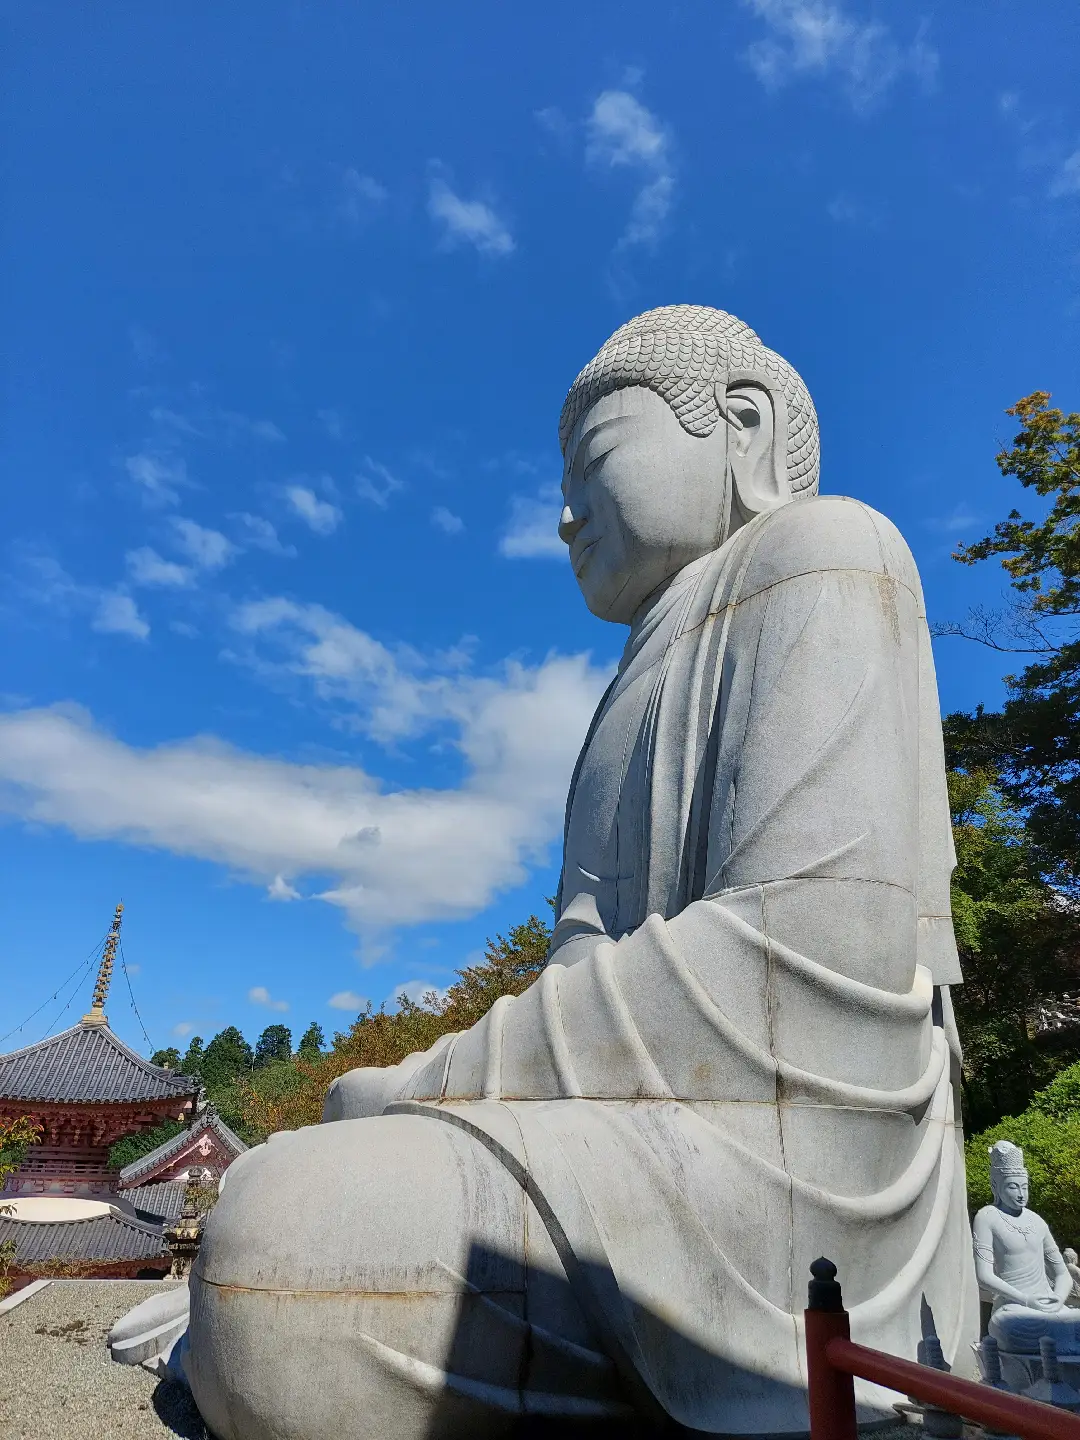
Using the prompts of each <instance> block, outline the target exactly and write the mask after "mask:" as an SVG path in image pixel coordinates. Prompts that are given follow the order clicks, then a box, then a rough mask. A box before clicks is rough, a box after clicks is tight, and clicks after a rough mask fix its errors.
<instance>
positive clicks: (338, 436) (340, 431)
mask: <svg viewBox="0 0 1080 1440" xmlns="http://www.w3.org/2000/svg"><path fill="white" fill-rule="evenodd" d="M315 418H316V419H317V420H318V422H319V424H320V425H321V426H322V427H323V429H324V430H325V431H326V433H327V435H329V436H330V439H331V440H344V438H345V421H344V419H343V418H342V415H341V413H340V411H337V410H316V412H315Z"/></svg>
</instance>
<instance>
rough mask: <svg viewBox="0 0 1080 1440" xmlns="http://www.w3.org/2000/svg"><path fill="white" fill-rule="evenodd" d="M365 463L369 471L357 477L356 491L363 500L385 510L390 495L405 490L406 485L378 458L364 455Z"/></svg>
mask: <svg viewBox="0 0 1080 1440" xmlns="http://www.w3.org/2000/svg"><path fill="white" fill-rule="evenodd" d="M364 465H365V467H366V469H367V472H368V473H367V474H366V475H357V476H356V477H355V485H356V493H357V495H358V496H359V497H360V499H361V500H368V501H370V502H371V504H372V505H377V506H378V508H379V509H380V510H385V509H386V508H387V506H388V505H389V503H390V496H391V495H395V494H396V493H397V492H398V491H399V490H404V488H405V486H404V485H403V483H402V482H401V481H400V480H399V479H398V478H397V476H396V475H392V474H391V473H390V471H389V470H388V469H387V468H386V466H385V465H380V464H379V462H378V460H373V459H372V458H371V456H370V455H365V456H364Z"/></svg>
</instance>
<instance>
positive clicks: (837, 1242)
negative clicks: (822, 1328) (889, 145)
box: [207, 497, 977, 1433]
mask: <svg viewBox="0 0 1080 1440" xmlns="http://www.w3.org/2000/svg"><path fill="white" fill-rule="evenodd" d="M952 865H953V854H952V841H951V831H950V826H949V813H948V805H947V798H946V791H945V776H944V764H943V752H942V740H941V725H940V718H939V712H938V700H937V690H936V684H935V678H934V668H933V660H932V656H931V650H930V641H929V634H928V631H927V626H926V620H925V617H924V613H923V605H922V598H921V590H920V586H919V581H918V576H917V574H916V570H915V566H914V562H913V561H912V558H911V555H910V553H909V551H908V549H907V547H906V545H905V544H904V542H903V540H902V539H901V537H900V536H899V534H898V533H897V531H896V530H895V528H894V527H893V526H892V525H891V524H890V523H889V522H888V521H887V520H885V519H883V518H882V517H881V516H879V515H877V514H875V513H874V512H873V511H872V510H869V509H868V508H867V507H865V506H864V505H861V504H859V503H857V502H854V501H850V500H843V499H839V498H832V497H830V498H820V499H810V500H806V501H799V502H796V503H792V504H789V505H787V506H784V507H782V508H780V509H778V510H776V511H774V512H771V513H770V514H768V515H765V516H762V517H759V518H758V519H756V520H754V521H752V522H751V523H750V524H748V525H746V526H745V527H743V528H742V529H741V530H739V531H738V532H737V533H736V534H735V536H734V537H733V538H732V539H731V540H729V541H728V542H727V543H726V544H725V545H724V546H723V547H722V548H721V549H719V550H718V551H716V552H715V553H714V554H711V555H708V556H706V557H705V558H703V559H702V560H699V561H698V562H696V563H695V564H693V565H691V566H690V567H688V569H686V570H685V571H683V572H682V574H681V575H679V576H678V577H676V579H675V580H674V581H673V582H672V583H671V584H670V585H669V586H668V588H667V589H666V590H665V591H664V593H663V594H662V595H660V596H659V597H658V598H657V599H656V600H654V602H653V603H652V604H651V606H650V607H649V608H648V609H647V611H646V612H645V614H644V615H643V616H641V617H639V619H638V620H637V621H636V622H635V625H634V626H633V628H632V630H631V634H630V637H629V641H628V643H627V646H626V650H625V653H624V656H623V659H622V662H621V664H620V666H619V670H618V674H617V676H616V678H615V680H614V682H613V684H612V686H611V687H610V689H609V691H608V693H607V694H606V695H605V697H604V699H603V701H602V702H601V705H600V708H599V710H598V712H597V715H596V718H595V719H594V722H593V725H592V728H591V730H590V733H589V736H588V739H587V740H586V743H585V746H584V749H583V751H582V755H581V758H580V760H579V763H578V767H577V771H576V773H575V777H574V781H573V785H572V788H571V792H570V797H569V801H568V806H567V825H566V845H565V856H564V867H563V874H562V882H561V889H560V899H559V917H558V922H557V925H556V930H555V935H554V938H553V948H552V954H551V959H550V963H549V964H548V966H547V968H546V970H545V971H544V973H543V974H542V976H541V977H540V979H539V980H538V981H537V982H536V983H535V984H534V985H533V986H532V987H531V988H530V989H529V990H528V991H526V992H525V993H524V994H523V995H521V996H519V997H518V998H516V999H510V998H503V999H500V1000H499V1001H497V1002H496V1004H495V1005H494V1006H493V1007H492V1009H491V1011H490V1012H489V1013H488V1015H487V1016H485V1017H484V1019H483V1020H481V1021H480V1022H479V1023H478V1024H477V1025H476V1026H474V1027H473V1029H472V1030H470V1031H468V1032H466V1033H463V1034H460V1035H457V1036H455V1037H444V1038H443V1040H441V1041H440V1042H439V1043H438V1044H437V1045H436V1046H435V1047H434V1048H433V1049H432V1050H431V1051H429V1052H427V1054H426V1055H421V1056H413V1057H410V1059H409V1060H408V1061H406V1062H404V1063H403V1064H402V1065H401V1066H398V1067H395V1068H394V1069H391V1070H388V1071H370V1070H366V1071H355V1072H353V1073H352V1074H351V1075H348V1076H344V1077H342V1078H341V1079H340V1080H339V1081H337V1082H336V1083H335V1086H334V1088H333V1089H332V1091H331V1093H330V1095H329V1097H328V1100H327V1108H326V1118H327V1119H332V1120H333V1119H346V1120H347V1119H348V1118H349V1117H357V1116H364V1115H373V1114H379V1113H381V1112H384V1110H385V1112H386V1113H387V1114H389V1115H390V1116H392V1117H393V1123H394V1125H397V1126H400V1127H403V1128H401V1129H400V1130H399V1131H395V1132H394V1133H395V1134H398V1135H400V1136H401V1137H405V1138H407V1137H409V1136H413V1135H414V1132H415V1136H416V1137H419V1136H420V1135H421V1132H423V1133H424V1135H425V1136H426V1137H431V1136H434V1135H435V1134H436V1133H437V1132H439V1131H440V1129H441V1132H442V1133H443V1134H445V1135H447V1139H448V1141H449V1139H450V1135H451V1133H456V1135H457V1137H458V1138H457V1140H456V1141H455V1142H454V1143H455V1145H458V1146H459V1147H460V1145H461V1144H462V1143H463V1142H466V1140H467V1142H468V1144H469V1145H472V1147H473V1149H472V1151H471V1152H469V1151H468V1150H467V1149H466V1150H465V1151H462V1150H460V1148H459V1149H456V1150H455V1151H454V1154H455V1156H457V1157H458V1158H457V1159H456V1160H455V1161H454V1162H453V1163H454V1165H456V1166H461V1165H466V1164H467V1163H468V1158H467V1157H468V1155H469V1154H470V1153H473V1154H475V1155H477V1156H480V1155H483V1157H484V1158H483V1165H482V1166H481V1167H480V1168H481V1169H482V1168H483V1167H488V1168H490V1167H491V1166H492V1165H494V1166H495V1167H496V1170H498V1171H499V1173H503V1174H505V1175H506V1176H507V1177H509V1182H510V1183H511V1184H512V1185H515V1186H519V1187H521V1189H523V1190H524V1191H525V1193H526V1195H527V1197H528V1202H529V1203H528V1207H527V1215H528V1216H529V1217H531V1222H530V1223H532V1224H533V1225H534V1227H536V1226H537V1224H538V1223H542V1225H543V1228H544V1239H545V1244H548V1245H549V1248H550V1247H553V1250H554V1252H556V1253H557V1255H558V1259H559V1262H560V1263H561V1265H562V1266H563V1268H564V1270H565V1274H566V1276H567V1277H569V1281H570V1284H571V1286H572V1288H573V1292H574V1295H575V1297H576V1300H577V1302H578V1304H579V1305H580V1309H581V1312H582V1313H583V1314H584V1315H585V1316H586V1317H587V1318H588V1323H589V1325H590V1327H591V1332H592V1340H591V1342H590V1343H591V1344H592V1345H593V1346H594V1347H595V1348H596V1349H598V1350H601V1351H603V1352H604V1353H605V1354H606V1355H607V1356H608V1357H609V1359H610V1360H611V1361H613V1362H614V1364H615V1366H616V1367H617V1370H618V1372H619V1375H620V1376H621V1380H620V1383H621V1384H622V1385H623V1387H624V1393H626V1394H628V1395H629V1396H630V1397H632V1400H633V1403H634V1404H635V1405H636V1406H638V1407H639V1408H641V1409H645V1410H649V1409H651V1410H652V1413H654V1414H656V1413H666V1414H667V1415H669V1416H671V1417H674V1419H675V1420H677V1421H679V1422H681V1423H682V1424H684V1425H686V1426H688V1427H690V1428H691V1429H695V1430H699V1431H702V1432H705V1433H738V1432H751V1433H754V1432H756V1433H762V1432H766V1433H767V1432H780V1431H805V1429H806V1408H805V1398H804V1386H805V1373H804V1372H805V1362H804V1356H803V1353H802V1320H801V1316H802V1310H803V1307H804V1305H805V1303H806V1301H805V1297H806V1281H807V1276H808V1269H809V1265H810V1263H811V1261H812V1260H814V1259H815V1258H816V1257H817V1256H819V1255H826V1256H829V1257H831V1258H833V1259H834V1260H836V1261H837V1263H838V1264H839V1265H840V1266H841V1279H842V1281H843V1285H844V1294H845V1299H846V1303H847V1305H848V1308H849V1309H850V1311H851V1323H852V1331H853V1334H854V1335H855V1337H856V1338H857V1339H860V1340H863V1341H865V1342H866V1343H869V1344H872V1345H876V1346H880V1347H881V1348H883V1349H886V1350H889V1351H891V1352H893V1353H895V1354H898V1355H902V1356H908V1357H912V1358H914V1357H915V1355H916V1353H917V1347H918V1344H919V1341H920V1339H921V1337H922V1336H923V1335H924V1334H925V1330H926V1327H927V1326H928V1325H930V1324H933V1326H934V1327H935V1328H936V1331H937V1334H938V1335H939V1337H940V1339H941V1342H942V1346H943V1348H944V1351H945V1354H946V1356H947V1357H949V1358H952V1357H954V1356H957V1357H960V1358H961V1359H962V1356H961V1351H962V1350H963V1349H965V1348H966V1342H967V1341H969V1340H972V1339H974V1338H976V1335H977V1325H976V1310H977V1306H976V1293H975V1288H974V1277H973V1269H972V1260H971V1248H970V1240H969V1238H968V1232H967V1221H966V1207H965V1188H964V1174H963V1164H962V1149H961V1133H960V1129H959V1116H958V1107H957V1104H956V1079H957V1075H958V1060H959V1055H958V1048H957V1044H956V1038H955V1029H954V1027H953V1024H952V1019H951V1009H950V1005H949V997H948V988H947V987H948V986H949V985H950V984H953V983H956V982H957V981H959V979H960V973H959V969H958V964H957V957H956V950H955V945H954V942H953V936H952V926H951V920H950V914H949V875H950V871H951V869H952ZM589 937H592V941H593V943H589ZM564 946H566V947H567V948H566V949H565V950H563V947H564ZM560 953H564V954H565V955H567V956H571V955H572V956H573V958H574V963H572V964H568V965H563V964H561V963H560ZM367 1123H368V1122H367V1121H363V1122H361V1123H360V1124H359V1125H358V1126H357V1127H356V1130H357V1138H356V1140H355V1142H353V1143H355V1145H356V1147H357V1149H358V1151H359V1152H360V1160H359V1161H358V1162H357V1163H362V1160H363V1146H362V1136H363V1133H364V1127H365V1125H366V1124H367ZM390 1123H391V1122H390V1121H389V1120H381V1121H378V1122H376V1124H377V1125H390ZM447 1127H449V1130H448V1129H447ZM331 1128H333V1129H336V1128H337V1127H336V1126H335V1127H331ZM304 1133H308V1132H304ZM380 1133H382V1132H380ZM386 1133H387V1135H389V1131H387V1132H386ZM371 1134H372V1137H373V1138H374V1136H375V1131H372V1132H371ZM298 1143H299V1141H298ZM305 1143H307V1142H305ZM312 1143H313V1142H312ZM395 1143H397V1142H395ZM379 1144H380V1146H383V1145H384V1142H383V1141H382V1140H380V1141H379ZM386 1144H389V1141H387V1142H386ZM271 1149H273V1146H271ZM379 1153H380V1155H382V1154H383V1149H380V1152H379ZM245 1158H246V1157H245ZM380 1163H384V1162H380ZM487 1173H488V1170H486V1169H485V1170H484V1174H485V1175H486V1174H487ZM455 1183H456V1182H455ZM470 1183H471V1182H470ZM488 1183H490V1182H488V1181H485V1184H488ZM450 1188H451V1187H450V1186H449V1184H448V1190H447V1193H448V1194H449V1191H450ZM392 1193H393V1191H392V1187H390V1189H388V1191H387V1195H388V1197H389V1196H391V1195H392ZM227 1198H228V1194H226V1199H227ZM386 1203H387V1204H389V1203H391V1201H390V1199H389V1198H388V1199H387V1202H386ZM448 1203H449V1202H448ZM492 1203H494V1202H492ZM524 1213H525V1212H523V1214H524ZM537 1217H539V1222H538V1220H537ZM358 1223H359V1220H358ZM523 1223H524V1222H523ZM432 1243H436V1242H432ZM523 1243H524V1242H523ZM530 1243H531V1242H530ZM527 1248H528V1246H527V1245H526V1249H527ZM207 1263H208V1264H210V1265H211V1267H212V1261H208V1262H207ZM208 1273H209V1271H208ZM365 1343H366V1342H365ZM393 1343H394V1344H397V1343H398V1342H393ZM401 1345H402V1346H404V1342H401ZM384 1350H385V1347H384ZM380 1353H383V1352H380ZM385 1353H386V1355H389V1351H385ZM582 1353H584V1352H582ZM387 1363H388V1364H390V1365H398V1367H399V1369H401V1367H403V1366H407V1363H408V1361H407V1357H404V1358H403V1357H402V1356H401V1355H399V1356H398V1359H397V1360H393V1359H392V1358H391V1359H388V1360H387ZM446 1368H447V1372H448V1375H449V1372H450V1370H451V1369H452V1366H450V1365H449V1364H448V1365H447V1367H446ZM403 1373H404V1372H403ZM452 1379H453V1377H452V1375H451V1376H449V1381H448V1383H450V1382H452ZM586 1389H587V1386H586ZM860 1397H861V1400H862V1402H863V1403H864V1405H865V1406H866V1407H867V1409H866V1410H865V1411H864V1413H872V1412H874V1411H876V1412H878V1413H888V1412H889V1406H890V1405H891V1401H892V1398H894V1397H891V1396H889V1395H887V1394H885V1392H881V1391H874V1390H872V1389H871V1388H869V1387H867V1388H864V1389H862V1390H861V1391H860ZM290 1433H291V1432H290Z"/></svg>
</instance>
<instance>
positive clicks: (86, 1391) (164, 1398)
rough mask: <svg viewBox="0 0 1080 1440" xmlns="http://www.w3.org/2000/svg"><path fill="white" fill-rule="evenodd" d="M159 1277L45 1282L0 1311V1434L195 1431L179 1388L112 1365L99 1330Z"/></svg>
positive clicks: (61, 1437)
mask: <svg viewBox="0 0 1080 1440" xmlns="http://www.w3.org/2000/svg"><path fill="white" fill-rule="evenodd" d="M168 1288H170V1287H169V1286H167V1285H148V1284H138V1285H131V1284H127V1283H125V1282H124V1281H122V1280H116V1281H108V1282H103V1281H98V1282H96V1283H93V1282H89V1283H88V1282H80V1281H71V1282H67V1283H64V1284H59V1285H57V1284H53V1285H49V1286H47V1287H46V1289H44V1290H41V1291H39V1292H38V1293H37V1294H36V1295H32V1296H31V1297H30V1299H29V1300H26V1301H24V1302H23V1304H21V1305H18V1306H16V1308H15V1309H14V1310H12V1311H11V1312H10V1313H9V1314H7V1315H0V1440H161V1437H164V1436H177V1435H179V1436H182V1437H184V1440H204V1437H205V1436H206V1431H205V1429H204V1427H203V1423H202V1421H201V1420H200V1418H199V1415H198V1411H197V1410H196V1409H195V1406H194V1405H193V1404H192V1401H191V1396H190V1395H189V1394H188V1392H187V1391H186V1390H185V1389H183V1388H182V1387H178V1386H175V1385H167V1384H165V1383H164V1382H162V1381H159V1380H157V1379H155V1377H154V1376H153V1375H151V1374H150V1373H149V1372H148V1371H146V1370H143V1369H142V1368H141V1367H140V1366H138V1365H115V1364H113V1362H112V1361H111V1360H110V1359H109V1352H108V1350H107V1349H106V1346H105V1336H106V1335H107V1334H108V1332H109V1330H110V1328H111V1327H112V1325H113V1322H114V1321H116V1320H118V1319H119V1318H120V1316H121V1315H123V1314H124V1312H125V1311H126V1310H130V1309H131V1307H132V1306H133V1305H137V1304H138V1302H139V1301H140V1300H145V1299H146V1298H147V1297H148V1296H150V1295H155V1294H157V1293H158V1291H159V1290H166V1289H168Z"/></svg>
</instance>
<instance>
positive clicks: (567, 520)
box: [559, 505, 585, 545]
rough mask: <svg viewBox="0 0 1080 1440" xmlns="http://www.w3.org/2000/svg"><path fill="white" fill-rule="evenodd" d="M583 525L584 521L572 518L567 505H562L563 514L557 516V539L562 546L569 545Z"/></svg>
mask: <svg viewBox="0 0 1080 1440" xmlns="http://www.w3.org/2000/svg"><path fill="white" fill-rule="evenodd" d="M584 524H585V521H584V520H577V519H575V518H574V512H573V511H572V510H571V509H570V506H569V505H564V506H563V512H562V514H561V515H560V516H559V539H560V540H561V541H562V542H563V544H564V545H569V544H570V542H571V541H572V540H573V538H574V536H575V535H576V534H577V533H578V531H579V530H580V529H581V527H582V525H584Z"/></svg>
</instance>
